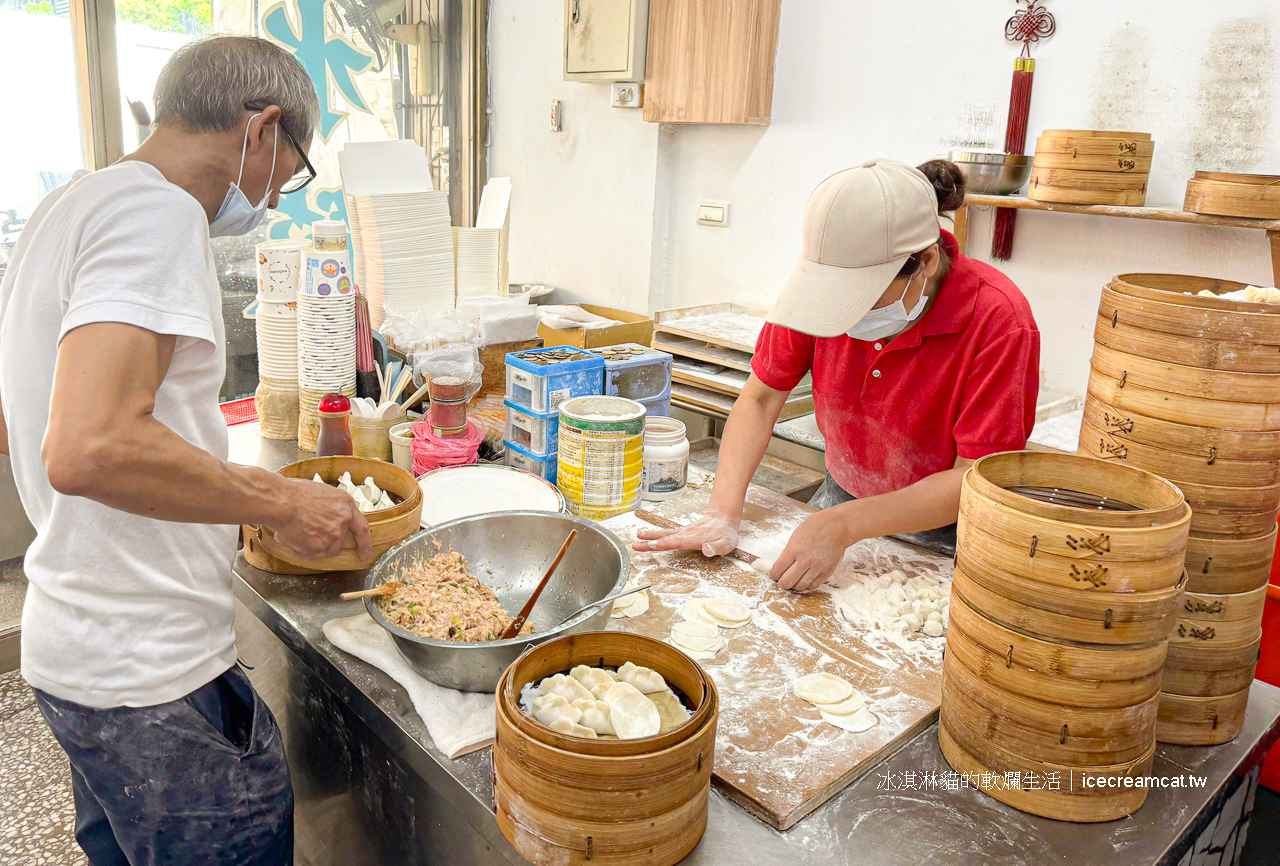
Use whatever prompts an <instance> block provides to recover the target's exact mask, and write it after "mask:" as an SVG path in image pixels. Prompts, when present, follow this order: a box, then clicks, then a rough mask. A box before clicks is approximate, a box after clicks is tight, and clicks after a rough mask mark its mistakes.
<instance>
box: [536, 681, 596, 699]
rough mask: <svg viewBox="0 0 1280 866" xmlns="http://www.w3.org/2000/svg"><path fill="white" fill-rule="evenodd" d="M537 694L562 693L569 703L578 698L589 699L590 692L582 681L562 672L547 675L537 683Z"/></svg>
mask: <svg viewBox="0 0 1280 866" xmlns="http://www.w3.org/2000/svg"><path fill="white" fill-rule="evenodd" d="M538 694H540V695H562V696H563V697H564V699H565V700H567V701H569V702H570V703H572V702H573V701H579V700H591V692H590V691H589V690H588V689H587V688H586V687H585V686H583V685H582V683H580V682H578V681H577V680H575V679H574V678H573V677H570V676H565V675H564V674H556V675H555V676H551V677H547V678H546V679H545V680H543V681H542V682H541V683H539V684H538Z"/></svg>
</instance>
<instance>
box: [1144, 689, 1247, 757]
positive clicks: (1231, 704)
mask: <svg viewBox="0 0 1280 866" xmlns="http://www.w3.org/2000/svg"><path fill="white" fill-rule="evenodd" d="M1248 705H1249V689H1248V687H1246V688H1243V689H1241V690H1240V691H1238V692H1232V693H1231V694H1227V695H1216V696H1211V697H1200V696H1193V695H1174V694H1168V693H1166V694H1163V695H1161V700H1160V711H1159V714H1158V715H1157V717H1156V739H1157V740H1158V741H1159V742H1161V743H1174V744H1178V745H1185V746H1216V745H1219V744H1221V743H1227V742H1230V741H1231V740H1234V739H1235V738H1236V737H1237V736H1238V735H1239V734H1240V729H1241V728H1242V727H1243V726H1244V712H1245V709H1246V708H1247V707H1248Z"/></svg>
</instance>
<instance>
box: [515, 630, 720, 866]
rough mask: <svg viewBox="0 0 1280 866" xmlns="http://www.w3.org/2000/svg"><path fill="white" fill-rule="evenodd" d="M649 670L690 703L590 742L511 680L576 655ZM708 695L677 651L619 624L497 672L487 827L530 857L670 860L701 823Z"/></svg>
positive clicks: (556, 643)
mask: <svg viewBox="0 0 1280 866" xmlns="http://www.w3.org/2000/svg"><path fill="white" fill-rule="evenodd" d="M628 661H632V662H635V663H636V664H638V665H643V666H645V667H650V668H653V669H654V670H655V671H657V672H658V673H659V674H661V675H662V676H663V677H664V678H665V679H666V680H667V682H668V683H669V684H670V685H671V686H672V688H673V689H675V690H676V691H677V692H680V693H683V695H684V696H685V698H686V699H687V701H688V702H689V704H691V705H692V706H693V707H694V710H693V714H692V716H691V717H690V718H689V720H688V721H687V722H685V723H684V724H682V725H679V726H678V727H676V728H673V729H672V730H670V731H667V732H666V733H664V734H659V735H657V736H654V737H645V738H641V739H636V740H596V739H586V738H581V737H571V736H567V735H564V734H559V733H557V732H555V731H552V730H551V729H550V728H547V727H545V726H543V725H541V724H540V723H538V722H536V721H535V720H533V719H532V718H530V717H528V716H526V715H525V714H524V712H523V711H522V710H521V709H520V690H521V688H522V687H523V686H524V685H526V684H527V683H529V682H534V681H537V680H540V679H542V678H543V677H546V676H550V675H552V674H555V673H559V672H562V671H567V670H569V669H570V668H572V667H573V666H574V665H577V664H587V665H592V666H600V665H608V666H611V667H613V666H619V665H622V664H623V663H625V662H628ZM718 714H719V695H718V693H717V691H716V688H715V684H714V683H713V682H712V681H711V679H710V678H709V677H707V676H706V674H705V673H704V672H703V671H702V669H701V668H700V667H699V666H698V665H697V664H695V663H694V662H692V661H691V660H690V659H689V658H688V657H687V656H685V655H684V654H683V653H681V652H679V651H678V650H676V649H675V648H673V647H670V646H668V645H666V644H664V643H662V642H660V641H656V640H653V639H652V638H647V637H643V636H641V635H635V634H628V633H624V632H614V631H607V632H587V633H583V634H574V635H567V636H565V637H561V638H557V639H555V640H552V641H548V642H546V643H543V644H539V645H537V646H536V647H534V648H532V649H531V650H530V651H529V652H527V653H526V654H525V655H523V656H521V657H520V658H519V659H517V660H516V661H515V662H514V663H513V664H512V665H511V666H510V667H509V668H507V670H506V672H505V673H504V674H503V676H502V680H501V681H500V682H499V684H498V692H497V727H496V738H495V740H494V745H493V753H492V763H493V777H494V802H495V805H496V809H497V818H498V827H499V829H500V830H501V831H502V834H503V835H504V836H505V837H506V838H507V841H509V842H510V843H511V844H512V846H513V847H514V848H515V849H516V851H518V852H519V853H520V854H521V856H523V857H525V858H526V859H528V860H530V861H532V862H533V863H535V864H557V866H559V864H586V863H590V864H593V866H594V864H599V863H606V864H673V863H677V862H679V861H680V860H681V859H683V858H684V857H685V856H686V855H687V854H688V853H689V852H690V851H692V850H693V848H694V847H695V846H696V845H697V844H698V842H699V841H700V840H701V838H702V834H703V832H704V831H705V829H706V821H707V806H708V799H709V795H710V785H711V768H712V763H713V761H714V753H715V734H716V723H717V719H718Z"/></svg>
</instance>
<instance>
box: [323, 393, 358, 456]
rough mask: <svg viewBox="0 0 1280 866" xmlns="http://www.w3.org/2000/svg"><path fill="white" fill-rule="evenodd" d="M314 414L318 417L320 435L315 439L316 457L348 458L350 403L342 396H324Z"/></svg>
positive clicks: (349, 450)
mask: <svg viewBox="0 0 1280 866" xmlns="http://www.w3.org/2000/svg"><path fill="white" fill-rule="evenodd" d="M316 412H317V413H318V414H319V415H320V435H319V436H318V437H317V438H316V456H317V457H342V456H345V457H350V456H351V428H350V427H349V426H348V425H347V419H348V418H350V417H351V401H350V400H349V399H347V397H346V395H344V394H326V395H325V396H324V397H323V398H321V400H320V403H319V405H317V406H316Z"/></svg>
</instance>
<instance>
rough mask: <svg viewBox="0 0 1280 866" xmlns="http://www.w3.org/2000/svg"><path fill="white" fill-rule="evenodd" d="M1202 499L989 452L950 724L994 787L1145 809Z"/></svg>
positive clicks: (1084, 465)
mask: <svg viewBox="0 0 1280 866" xmlns="http://www.w3.org/2000/svg"><path fill="white" fill-rule="evenodd" d="M1190 521H1191V510H1190V509H1189V508H1188V507H1187V504H1186V501H1185V500H1184V498H1183V496H1182V493H1181V492H1180V491H1179V490H1178V488H1177V487H1175V486H1174V485H1173V484H1171V483H1169V482H1168V481H1165V480H1164V479H1162V478H1159V477H1157V476H1155V475H1153V474H1151V473H1149V472H1144V471H1141V470H1138V469H1133V468H1131V467H1128V466H1125V465H1124V464H1122V463H1117V462H1110V463H1100V462H1098V461H1096V460H1090V459H1087V458H1084V457H1078V456H1073V455H1067V454H1045V453H1036V452H1026V451H1023V452H1011V453H1006V454H995V455H992V456H990V457H985V458H983V459H982V460H979V461H978V462H977V463H975V464H974V465H973V466H972V467H971V468H970V469H969V471H968V472H967V473H966V474H965V478H964V484H963V487H962V490H961V494H960V519H959V524H958V536H957V545H956V563H955V573H954V582H953V583H952V593H951V621H950V628H949V629H948V631H947V648H946V655H945V657H944V659H943V669H942V709H941V713H940V718H939V728H938V735H939V741H940V745H941V747H942V752H943V754H944V755H945V756H946V758H947V760H948V761H949V762H950V763H951V766H952V767H953V768H955V769H956V770H957V771H959V772H961V773H964V774H967V775H968V776H969V778H971V779H973V778H982V779H989V780H990V781H991V783H992V784H990V785H987V784H982V785H980V786H979V787H980V788H981V790H983V791H984V792H985V793H987V794H989V795H991V796H993V797H995V798H996V799H998V800H1001V801H1002V802H1005V803H1008V804H1009V805H1011V806H1014V807H1016V808H1018V809H1022V810H1023V811H1027V812H1031V813H1033V814H1036V815H1043V816H1045V817H1048V818H1056V819H1059V820H1065V821H1110V820H1113V819H1116V818H1121V817H1123V816H1125V815H1129V814H1132V813H1133V812H1134V811H1135V810H1136V809H1137V808H1138V807H1139V806H1141V805H1142V802H1143V800H1144V799H1145V798H1146V789H1145V787H1140V786H1132V787H1125V782H1126V778H1125V777H1130V776H1146V775H1149V773H1150V769H1151V763H1152V759H1153V756H1154V754H1155V746H1156V717H1157V710H1158V707H1159V704H1160V697H1161V696H1160V678H1161V670H1162V668H1163V667H1164V663H1165V655H1166V652H1167V648H1168V641H1167V638H1168V636H1169V634H1170V632H1171V631H1172V630H1173V629H1174V628H1175V625H1176V622H1175V621H1176V620H1177V617H1178V611H1179V606H1180V605H1181V603H1182V594H1183V583H1184V577H1183V575H1184V572H1183V558H1184V556H1185V552H1186V543H1187V530H1188V526H1189V523H1190Z"/></svg>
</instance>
